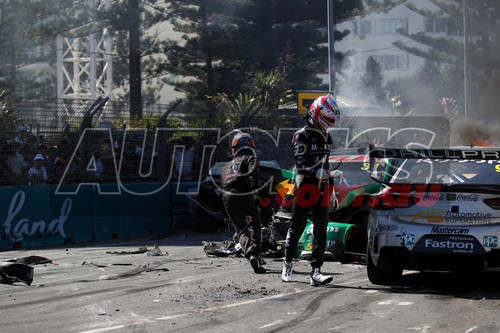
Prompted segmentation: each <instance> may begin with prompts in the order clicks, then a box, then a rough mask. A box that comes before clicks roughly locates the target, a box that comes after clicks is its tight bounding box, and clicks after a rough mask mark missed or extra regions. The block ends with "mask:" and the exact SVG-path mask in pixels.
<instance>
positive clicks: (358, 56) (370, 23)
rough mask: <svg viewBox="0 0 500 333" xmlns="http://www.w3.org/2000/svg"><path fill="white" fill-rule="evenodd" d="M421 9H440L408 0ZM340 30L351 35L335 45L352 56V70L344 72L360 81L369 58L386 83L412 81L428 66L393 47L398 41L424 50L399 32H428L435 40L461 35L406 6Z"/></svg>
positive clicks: (347, 24)
mask: <svg viewBox="0 0 500 333" xmlns="http://www.w3.org/2000/svg"><path fill="white" fill-rule="evenodd" d="M406 3H412V4H414V5H415V7H417V8H419V9H425V10H431V11H435V10H437V9H438V8H437V7H436V6H435V5H434V4H432V3H431V2H430V1H428V0H409V1H406ZM336 28H337V30H340V31H342V30H344V29H349V30H351V34H349V35H348V36H347V37H345V38H344V39H343V40H342V41H340V42H338V43H336V44H335V50H336V51H339V52H352V53H353V55H352V56H351V57H350V58H349V60H350V62H351V66H350V67H349V68H348V69H347V70H346V71H345V73H346V74H347V75H348V76H350V77H358V78H359V77H361V76H362V75H363V74H364V73H365V71H366V61H367V59H368V58H369V57H373V58H374V60H375V61H376V62H377V63H378V64H379V65H380V67H381V69H382V74H383V76H384V81H385V82H388V81H392V80H396V79H400V78H405V77H410V76H412V75H414V74H415V73H416V72H418V71H419V70H420V69H421V68H422V66H423V65H424V63H425V60H424V59H423V58H420V57H417V56H415V55H412V54H409V53H407V52H405V51H403V50H401V49H399V48H398V47H396V46H394V45H393V43H394V42H396V41H399V42H401V43H403V44H404V45H405V46H407V47H416V48H420V49H422V50H425V46H424V45H422V44H420V43H418V42H415V41H413V40H412V39H409V38H407V37H405V36H404V35H402V34H401V33H399V32H398V30H399V29H401V30H403V31H406V32H407V33H408V34H415V33H418V32H425V33H426V34H428V35H432V36H434V37H436V36H439V35H450V34H451V35H453V34H455V35H457V34H459V33H460V32H457V31H447V29H446V27H444V26H438V25H437V24H436V22H432V21H430V20H429V19H427V18H426V17H424V16H421V15H419V14H418V13H416V12H415V11H412V10H410V9H409V8H408V7H407V6H406V5H405V4H403V5H399V6H396V7H394V8H392V9H391V10H389V11H388V12H387V13H382V12H374V13H370V14H368V15H366V16H362V17H358V18H357V19H356V20H354V21H349V22H344V23H341V24H338V25H337V27H336Z"/></svg>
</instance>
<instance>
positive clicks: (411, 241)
mask: <svg viewBox="0 0 500 333" xmlns="http://www.w3.org/2000/svg"><path fill="white" fill-rule="evenodd" d="M415 239H416V238H415V235H414V234H406V233H403V234H402V235H401V244H403V245H415Z"/></svg>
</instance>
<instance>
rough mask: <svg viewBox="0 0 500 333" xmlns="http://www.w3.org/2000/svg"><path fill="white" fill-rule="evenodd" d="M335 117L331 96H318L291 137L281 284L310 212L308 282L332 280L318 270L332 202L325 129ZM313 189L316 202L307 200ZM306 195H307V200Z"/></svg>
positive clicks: (336, 110)
mask: <svg viewBox="0 0 500 333" xmlns="http://www.w3.org/2000/svg"><path fill="white" fill-rule="evenodd" d="M338 114H339V108H338V106H337V103H336V102H335V100H334V99H333V97H332V96H331V95H327V96H321V97H318V98H317V99H316V100H315V101H314V102H313V103H312V105H311V107H310V109H309V111H308V113H307V114H306V115H305V116H304V119H305V121H306V126H304V127H303V128H301V129H300V130H298V131H297V132H295V133H294V135H293V139H292V149H293V154H294V160H295V166H296V169H297V175H296V179H295V194H294V201H293V203H292V217H291V224H290V227H289V229H288V232H287V237H286V242H285V261H284V263H283V270H282V275H281V279H282V281H283V282H291V281H292V266H293V261H292V260H293V259H294V257H295V256H296V252H297V244H298V241H299V238H300V236H301V235H302V233H303V231H304V228H305V226H306V224H307V219H308V217H309V212H310V211H311V210H312V222H313V241H312V253H311V262H310V264H311V273H310V277H309V281H310V284H311V285H312V286H317V285H322V284H325V283H330V282H331V281H332V280H333V277H332V276H329V275H324V274H322V273H321V270H320V268H321V266H322V265H323V261H324V253H325V249H326V228H327V226H328V214H329V211H330V206H331V203H332V199H333V182H332V184H330V185H329V186H327V185H328V184H329V182H331V176H330V173H329V171H328V170H329V164H328V156H329V154H330V150H331V146H332V138H331V136H330V134H329V133H328V130H329V129H331V128H333V126H334V124H335V118H336V116H337V115H338ZM314 186H315V189H316V190H317V189H318V188H319V191H316V192H317V193H320V195H319V197H317V200H311V198H312V197H313V195H312V193H313V192H314ZM307 192H311V193H309V197H308V194H307ZM305 198H309V199H305Z"/></svg>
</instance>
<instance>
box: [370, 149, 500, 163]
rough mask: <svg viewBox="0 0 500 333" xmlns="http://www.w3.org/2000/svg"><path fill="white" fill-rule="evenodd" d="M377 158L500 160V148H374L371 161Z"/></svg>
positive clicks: (371, 151)
mask: <svg viewBox="0 0 500 333" xmlns="http://www.w3.org/2000/svg"><path fill="white" fill-rule="evenodd" d="M376 158H404V159H406V158H426V159H458V160H468V159H474V160H500V148H462V149H456V148H450V149H448V148H445V149H401V148H372V149H370V159H376Z"/></svg>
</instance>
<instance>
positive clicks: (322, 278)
mask: <svg viewBox="0 0 500 333" xmlns="http://www.w3.org/2000/svg"><path fill="white" fill-rule="evenodd" d="M309 280H310V282H311V286H319V285H321V284H325V283H330V282H332V280H333V276H330V275H323V274H321V271H320V270H319V268H313V270H312V271H311V276H310V277H309Z"/></svg>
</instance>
